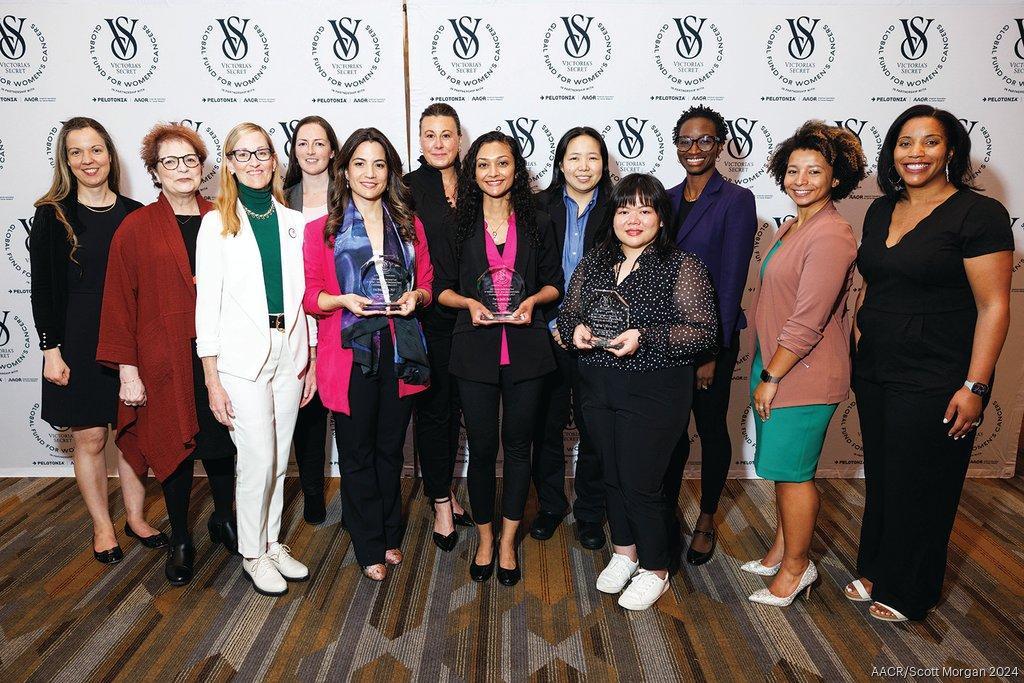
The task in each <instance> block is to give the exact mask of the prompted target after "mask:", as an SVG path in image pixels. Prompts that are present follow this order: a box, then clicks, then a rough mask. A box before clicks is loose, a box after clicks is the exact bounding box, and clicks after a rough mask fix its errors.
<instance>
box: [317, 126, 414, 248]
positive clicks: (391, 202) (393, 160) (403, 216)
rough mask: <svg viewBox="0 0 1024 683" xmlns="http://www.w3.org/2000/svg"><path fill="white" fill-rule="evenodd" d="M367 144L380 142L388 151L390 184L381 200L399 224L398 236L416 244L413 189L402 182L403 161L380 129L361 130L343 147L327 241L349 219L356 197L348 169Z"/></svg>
mask: <svg viewBox="0 0 1024 683" xmlns="http://www.w3.org/2000/svg"><path fill="white" fill-rule="evenodd" d="M364 142H376V143H377V144H378V145H380V146H381V147H383V148H384V162H385V164H387V167H388V184H387V188H386V189H385V190H384V195H383V196H382V197H381V201H382V202H384V207H385V208H386V209H387V210H388V213H389V214H391V220H393V221H394V222H395V228H396V229H397V230H398V235H399V236H400V237H401V238H402V240H403V241H405V242H415V241H416V229H415V227H414V226H413V214H412V209H411V208H410V206H411V205H412V196H411V193H410V192H409V188H408V187H407V186H406V184H405V182H404V181H403V180H402V159H401V157H399V156H398V151H397V150H396V149H395V146H394V145H392V144H391V141H390V140H388V138H387V136H386V135H384V133H382V132H380V131H379V130H377V129H376V128H359V129H357V130H355V131H354V132H353V133H352V135H349V136H348V140H345V143H344V144H343V145H342V146H341V149H340V150H339V151H338V153H337V154H335V155H334V161H333V162H332V164H333V165H334V183H333V184H331V190H330V192H328V194H327V225H326V226H325V227H324V242H325V243H326V244H330V243H331V242H332V240H333V239H334V235H335V234H336V233H337V232H338V229H339V228H340V227H341V223H342V221H343V220H344V219H345V209H346V208H348V203H349V200H350V199H351V198H352V189H351V188H350V187H349V185H348V180H347V179H346V178H345V170H346V169H347V168H348V164H349V162H350V161H352V157H353V156H354V155H355V153H356V149H357V148H358V147H359V145H361V144H363V143H364Z"/></svg>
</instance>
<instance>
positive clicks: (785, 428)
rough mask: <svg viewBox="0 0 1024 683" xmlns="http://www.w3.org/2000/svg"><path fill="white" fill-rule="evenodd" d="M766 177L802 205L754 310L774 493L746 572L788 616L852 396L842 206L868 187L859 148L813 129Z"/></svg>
mask: <svg viewBox="0 0 1024 683" xmlns="http://www.w3.org/2000/svg"><path fill="white" fill-rule="evenodd" d="M768 168H769V171H770V172H771V174H772V175H773V176H774V178H775V180H776V182H777V183H778V184H779V187H781V188H782V190H783V191H784V192H785V193H786V194H787V195H789V197H790V199H792V200H793V202H794V203H795V204H796V218H794V219H792V220H789V221H786V222H785V223H784V224H783V225H782V226H781V227H780V228H779V231H778V233H777V234H776V235H775V238H774V239H773V240H772V244H771V246H770V248H769V250H768V252H767V255H766V256H765V258H764V262H763V263H762V265H761V273H760V275H761V277H760V281H761V282H760V284H761V286H760V288H759V291H758V293H757V296H756V297H755V299H754V304H753V306H752V307H751V308H752V310H753V311H754V315H753V319H754V334H755V336H756V339H757V349H756V352H755V354H754V361H753V367H752V368H751V371H750V384H751V394H752V397H751V403H752V405H753V407H754V413H755V414H754V423H755V427H756V429H757V447H756V452H755V455H754V467H755V469H756V470H757V474H758V476H760V477H763V478H765V479H770V480H772V481H774V482H775V495H776V505H777V507H778V511H779V522H778V528H777V530H776V535H775V543H774V544H773V545H772V547H771V548H770V549H769V551H768V554H767V555H765V557H764V558H763V559H761V560H753V561H751V562H748V563H746V564H745V565H743V567H742V569H743V570H744V571H748V572H752V573H754V574H761V575H764V576H775V579H774V581H772V584H771V587H770V588H763V589H761V590H759V591H757V592H756V593H754V594H753V595H751V596H750V600H751V601H752V602H759V603H763V604H766V605H775V606H778V607H784V606H786V605H789V604H790V603H792V602H793V598H795V597H796V596H797V595H798V594H799V593H800V592H801V591H803V590H804V589H807V590H808V593H809V592H810V586H811V584H812V583H814V581H815V579H817V577H818V572H817V569H816V568H815V566H814V563H813V562H811V561H810V560H809V559H808V557H807V553H808V550H809V549H810V545H811V536H812V535H813V534H814V524H815V519H816V517H817V515H818V505H819V500H818V491H817V489H816V488H815V486H814V473H815V470H816V469H817V466H818V458H819V456H820V455H821V446H822V443H823V442H824V439H825V432H826V430H827V429H828V423H829V422H830V421H831V419H832V415H833V414H834V413H835V410H836V406H837V404H838V403H839V402H840V401H842V400H843V399H845V398H846V397H847V396H848V395H849V392H850V325H849V322H848V320H847V318H846V300H847V297H848V295H849V292H850V283H851V281H852V279H853V261H854V259H855V258H856V257H857V241H856V240H855V239H854V236H853V230H852V229H851V228H850V224H849V223H847V222H846V220H845V219H844V218H843V217H842V216H841V215H839V212H838V211H836V208H835V205H834V204H833V202H834V201H839V200H841V199H844V198H846V197H847V196H848V195H849V194H850V192H852V191H853V190H854V188H856V187H857V184H858V183H859V182H860V181H861V180H863V178H864V168H865V161H864V153H863V151H861V147H860V142H859V141H858V140H857V138H856V137H855V136H854V135H853V134H852V133H850V132H849V131H847V130H845V129H843V128H837V127H834V126H827V125H825V124H824V123H822V122H820V121H808V122H807V123H805V124H804V125H803V126H801V127H800V129H799V130H797V132H796V134H795V135H794V136H793V137H791V138H789V139H788V140H786V141H785V142H783V143H782V144H781V145H779V147H778V149H776V151H775V153H774V155H773V156H772V159H771V161H770V162H769V167H768Z"/></svg>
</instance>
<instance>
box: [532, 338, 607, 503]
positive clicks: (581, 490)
mask: <svg viewBox="0 0 1024 683" xmlns="http://www.w3.org/2000/svg"><path fill="white" fill-rule="evenodd" d="M551 347H552V349H553V350H554V353H555V361H557V363H558V370H557V371H556V372H552V373H551V374H549V375H547V376H546V377H545V378H544V391H543V395H542V396H541V410H540V418H539V419H538V420H537V433H536V434H535V435H534V439H533V485H534V486H535V487H536V489H537V499H538V501H539V503H540V509H541V511H542V512H548V513H551V514H555V515H559V516H562V515H564V514H565V513H566V512H567V511H568V509H569V501H568V499H567V498H566V496H565V447H564V440H563V437H562V430H563V429H565V425H566V424H568V422H569V410H570V408H571V409H572V417H573V421H574V422H575V423H576V429H578V430H579V434H580V441H579V449H578V454H577V457H576V479H575V482H574V488H575V489H576V501H575V502H574V503H573V515H574V516H575V517H576V519H577V520H579V521H583V522H597V523H601V522H603V521H604V475H603V473H602V471H601V470H602V468H601V459H600V458H599V457H598V456H597V452H596V451H595V450H594V446H593V444H592V443H591V441H590V434H589V433H588V431H587V425H586V420H585V419H584V418H583V411H582V410H581V408H580V386H581V378H580V369H579V362H578V360H577V359H576V356H574V355H573V354H571V353H569V352H568V351H566V350H565V349H563V348H562V347H561V346H559V345H558V344H555V343H554V340H552V343H551Z"/></svg>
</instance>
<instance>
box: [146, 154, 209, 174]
mask: <svg viewBox="0 0 1024 683" xmlns="http://www.w3.org/2000/svg"><path fill="white" fill-rule="evenodd" d="M157 161H159V162H160V165H161V166H163V167H164V168H166V169H167V170H168V171H173V170H174V169H176V168H178V163H179V162H180V163H183V164H185V167H186V168H195V167H196V166H198V165H199V164H200V163H202V162H200V161H199V155H198V154H186V155H184V156H180V157H174V156H168V157H161V158H160V159H157Z"/></svg>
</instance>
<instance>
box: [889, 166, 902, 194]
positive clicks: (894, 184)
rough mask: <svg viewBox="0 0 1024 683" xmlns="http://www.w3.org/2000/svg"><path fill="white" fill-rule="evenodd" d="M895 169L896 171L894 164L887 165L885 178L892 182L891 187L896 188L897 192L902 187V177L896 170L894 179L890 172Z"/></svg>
mask: <svg viewBox="0 0 1024 683" xmlns="http://www.w3.org/2000/svg"><path fill="white" fill-rule="evenodd" d="M895 171H896V167H895V166H890V167H889V172H888V173H887V174H886V175H887V180H888V181H889V182H890V183H892V187H893V189H894V190H896V191H897V192H899V191H901V190H902V189H903V178H901V177H900V174H899V173H898V172H897V173H896V179H895V180H894V179H893V177H892V174H893V172H895Z"/></svg>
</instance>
